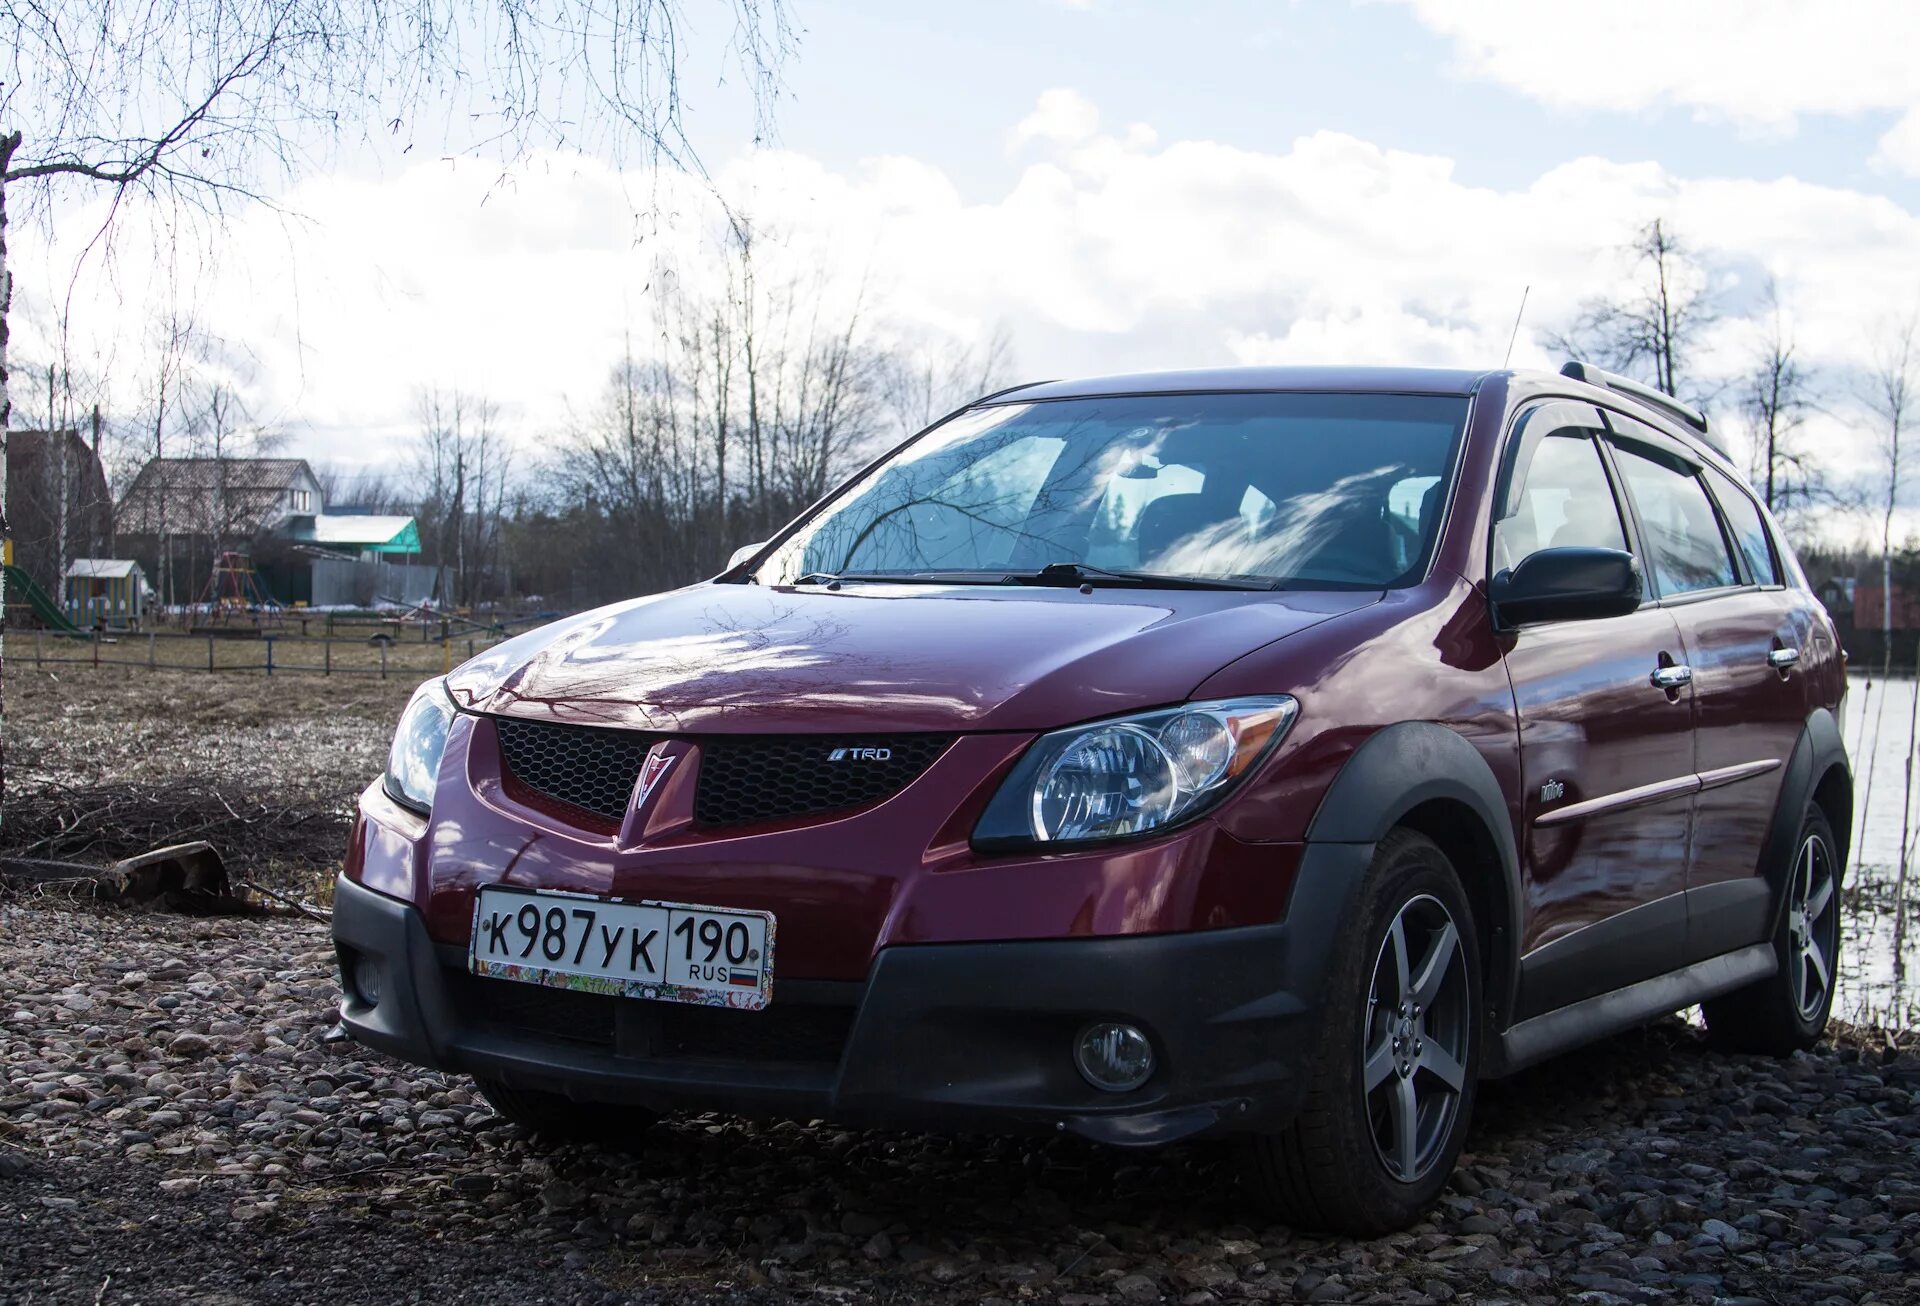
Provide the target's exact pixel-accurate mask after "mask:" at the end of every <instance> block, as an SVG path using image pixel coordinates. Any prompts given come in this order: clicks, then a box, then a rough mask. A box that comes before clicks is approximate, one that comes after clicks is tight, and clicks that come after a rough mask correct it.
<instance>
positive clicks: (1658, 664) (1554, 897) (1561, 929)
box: [1493, 403, 1694, 1017]
mask: <svg viewBox="0 0 1920 1306" xmlns="http://www.w3.org/2000/svg"><path fill="white" fill-rule="evenodd" d="M1546 415H1550V420H1551V423H1552V428H1553V429H1551V430H1550V431H1548V432H1547V433H1545V434H1538V433H1536V432H1531V431H1528V429H1527V426H1526V423H1527V422H1529V421H1532V420H1535V418H1536V416H1546ZM1600 426H1601V422H1600V416H1599V413H1598V411H1597V410H1595V409H1592V408H1589V407H1587V406H1586V405H1571V404H1564V403H1562V404H1554V405H1551V406H1550V408H1549V409H1548V410H1544V412H1543V413H1540V414H1530V415H1527V416H1523V418H1522V424H1521V427H1520V429H1519V431H1518V432H1517V433H1516V436H1515V440H1516V441H1518V442H1519V443H1518V450H1517V452H1516V454H1515V455H1514V456H1513V457H1512V459H1511V461H1510V463H1509V467H1508V469H1507V471H1506V472H1505V476H1506V478H1507V479H1508V480H1509V482H1510V483H1513V484H1518V485H1519V486H1520V489H1519V490H1518V491H1517V492H1507V493H1503V496H1502V499H1503V507H1502V509H1501V514H1502V515H1501V518H1500V520H1499V521H1498V523H1497V525H1496V526H1495V529H1494V539H1493V550H1494V558H1493V568H1494V570H1495V571H1496V572H1497V571H1498V570H1500V569H1502V568H1505V567H1511V566H1514V565H1517V564H1518V563H1519V562H1520V561H1521V560H1522V559H1524V558H1525V557H1526V556H1527V555H1528V554H1530V553H1532V552H1533V551H1534V550H1536V549H1543V548H1560V547H1567V546H1586V547H1594V548H1609V549H1626V548H1628V547H1629V535H1628V531H1627V528H1626V519H1625V518H1624V515H1623V514H1622V512H1621V509H1620V502H1619V500H1618V498H1617V496H1616V494H1615V490H1614V485H1613V483H1612V480H1611V479H1610V477H1609V474H1608V471H1607V467H1606V464H1605V461H1604V459H1603V457H1602V455H1601V451H1600V449H1599V446H1598V443H1597V441H1596V438H1595V433H1596V431H1597V430H1598V429H1599V428H1600ZM1521 436H1526V437H1527V438H1525V439H1524V440H1522V439H1521V438H1520V437H1521ZM1509 639H1510V640H1511V647H1510V648H1509V649H1508V651H1507V654H1506V661H1507V669H1508V673H1509V675H1510V676H1511V677H1512V680H1513V693H1514V703H1515V708H1516V712H1517V716H1518V719H1519V728H1520V739H1519V743H1520V765H1521V776H1522V784H1523V786H1524V789H1523V792H1522V795H1521V798H1522V811H1523V821H1524V831H1525V844H1524V857H1525V862H1526V865H1525V884H1524V889H1525V893H1526V899H1527V901H1526V904H1525V911H1524V916H1525V922H1524V931H1525V937H1524V939H1523V942H1522V953H1523V955H1522V958H1521V980H1520V985H1521V988H1520V1013H1519V1014H1520V1015H1521V1016H1522V1017H1526V1016H1531V1015H1537V1014H1539V1013H1540V1012H1543V1011H1548V1010H1552V1009H1553V1008H1556V1007H1560V1006H1565V1005H1566V1004H1568V1003H1571V1002H1577V1001H1579V1000H1580V999H1582V998H1586V997H1591V996H1593V995H1595V994H1598V993H1603V992H1606V991H1608V990H1610V989H1615V988H1619V987H1621V986H1622V985H1625V984H1631V983H1633V982H1635V981H1636V980H1641V979H1646V978H1649V977H1650V976H1653V975H1658V974H1662V973H1664V972H1666V971H1669V970H1672V969H1673V968H1674V966H1675V964H1676V958H1677V957H1678V956H1679V954H1680V952H1681V950H1682V949H1683V947H1684V946H1685V942H1686V894H1685V890H1686V864H1687V846H1688V840H1689V834H1690V830H1691V823H1692V793H1693V788H1694V760H1693V747H1694V745H1693V692H1692V687H1691V685H1690V684H1688V683H1687V681H1686V679H1685V676H1684V674H1683V673H1681V672H1679V671H1677V670H1676V669H1677V668H1679V667H1682V666H1683V665H1684V656H1685V648H1684V645H1683V643H1682V641H1681V637H1680V630H1679V627H1678V625H1677V624H1676V623H1675V621H1674V619H1673V617H1672V615H1671V614H1669V613H1668V612H1667V611H1665V610H1664V609H1662V608H1660V607H1659V606H1657V605H1656V604H1654V603H1652V602H1649V603H1648V604H1647V605H1645V606H1643V607H1642V608H1641V609H1640V610H1639V611H1638V612H1634V613H1630V614H1628V615H1626V616H1620V617H1611V618H1605V619H1599V620H1586V621H1563V622H1544V623H1539V624H1536V625H1531V626H1526V627H1523V628H1521V629H1519V630H1518V631H1515V632H1513V633H1512V634H1511V635H1510V636H1509Z"/></svg>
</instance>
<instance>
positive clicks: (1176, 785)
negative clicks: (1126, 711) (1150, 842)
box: [973, 694, 1300, 850]
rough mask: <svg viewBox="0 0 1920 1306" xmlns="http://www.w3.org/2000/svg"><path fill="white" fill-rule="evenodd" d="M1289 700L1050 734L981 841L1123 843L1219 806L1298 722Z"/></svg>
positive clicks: (990, 811) (1221, 704) (1019, 770)
mask: <svg viewBox="0 0 1920 1306" xmlns="http://www.w3.org/2000/svg"><path fill="white" fill-rule="evenodd" d="M1299 710H1300V705H1299V704H1298V703H1297V702H1295V701H1294V700H1293V699H1292V698H1289V697H1288V696H1286V695H1285V694H1279V695H1275V696H1273V697H1269V698H1231V699H1223V700H1220V701H1217V702H1210V703H1189V704H1187V705H1186V706H1184V707H1177V708H1169V709H1166V710H1165V711H1160V712H1147V713H1143V714H1142V715H1139V716H1130V717H1122V718H1119V719H1117V720H1113V721H1101V722H1097V723H1095V724H1093V725H1085V726H1075V727H1073V728H1072V729H1069V730H1057V731H1055V732H1053V733H1052V734H1049V735H1043V736H1041V737H1040V738H1039V739H1038V740H1036V741H1035V742H1034V745H1033V747H1032V748H1030V749H1028V750H1027V753H1026V756H1024V757H1022V758H1021V759H1020V762H1019V764H1018V765H1017V766H1015V767H1014V769H1013V772H1012V774H1010V775H1009V776H1008V777H1007V779H1006V781H1005V783H1003V784H1002V785H1001V786H1000V792H999V793H997V794H995V795H994V798H993V801H992V802H991V803H990V804H988V806H987V810H986V812H985V813H984V814H982V816H981V818H980V824H979V825H978V826H977V827H975V829H974V832H973V842H974V844H975V845H976V846H978V847H981V848H985V849H989V850H991V849H994V848H1011V847H1015V846H1018V845H1022V844H1025V845H1032V844H1081V843H1093V842H1098V841H1102V840H1108V839H1124V838H1128V837H1130V836H1133V835H1143V834H1148V833H1151V832H1153V831H1156V830H1162V829H1165V828H1166V827H1168V826H1171V825H1176V824H1178V823H1180V822H1181V821H1184V820H1186V819H1187V818H1189V817H1191V816H1195V815H1197V814H1199V813H1200V812H1202V811H1204V810H1206V809H1207V808H1208V807H1211V806H1212V805H1213V804H1214V803H1216V802H1218V801H1219V800H1220V799H1221V798H1222V797H1223V796H1225V795H1226V793H1227V792H1228V791H1229V790H1231V789H1232V788H1233V787H1234V785H1236V784H1238V783H1239V782H1240V781H1241V780H1242V779H1244V778H1245V777H1246V776H1247V775H1248V773H1250V772H1251V771H1252V770H1253V767H1254V764H1255V763H1256V762H1258V761H1259V760H1260V759H1261V758H1262V757H1264V756H1265V755H1266V753H1267V751H1268V750H1269V749H1271V748H1272V747H1273V746H1274V745H1275V744H1276V743H1278V742H1279V740H1280V737H1281V736H1282V735H1284V734H1286V732H1287V727H1288V726H1290V725H1292V724H1293V719H1294V717H1295V716H1296V715H1298V713H1299Z"/></svg>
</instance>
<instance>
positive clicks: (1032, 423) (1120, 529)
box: [759, 394, 1467, 588]
mask: <svg viewBox="0 0 1920 1306" xmlns="http://www.w3.org/2000/svg"><path fill="white" fill-rule="evenodd" d="M1466 407H1467V403H1466V400H1465V399H1462V398H1455V397H1444V396H1429V395H1376V394H1219V395H1164V396H1137V395H1128V396H1120V397H1114V398H1105V399H1064V400H1052V401H1047V402H1041V403H1029V404H999V405H994V406H992V407H988V408H980V409H975V410H973V411H971V412H968V413H963V414H962V415H960V416H959V417H957V418H955V419H954V420H952V421H950V422H947V423H945V424H944V425H942V426H941V427H939V428H937V429H936V430H934V431H931V432H929V433H928V434H927V435H925V436H923V437H922V438H921V439H919V440H916V441H915V442H914V443H912V444H911V445H909V446H907V447H906V448H905V449H902V450H901V451H899V452H898V453H897V454H895V455H894V456H893V457H892V458H890V459H888V460H887V461H886V462H884V463H883V464H881V465H880V466H879V467H876V468H874V469H873V470H872V471H870V472H869V473H868V474H867V475H866V476H865V477H864V478H863V479H862V480H861V481H860V482H859V483H857V484H856V485H854V486H853V487H851V488H850V489H849V490H848V492H847V493H846V494H844V495H842V496H840V498H838V499H837V500H836V501H835V502H833V503H832V504H830V505H829V506H828V507H827V508H826V509H824V510H823V511H822V512H821V513H819V514H818V515H817V516H815V517H814V518H813V519H812V520H810V521H808V522H806V523H805V524H804V525H802V527H801V528H800V529H799V530H798V531H797V532H795V534H794V535H793V536H792V537H791V538H790V539H789V540H788V541H787V543H786V544H785V545H783V546H782V547H781V548H779V549H778V550H776V551H775V552H774V553H773V554H772V556H771V557H770V558H769V559H768V561H767V562H766V563H764V564H762V566H761V568H760V572H759V579H760V580H762V581H764V582H767V583H771V584H786V583H791V582H792V581H794V580H796V579H798V578H799V577H801V576H803V575H806V574H807V573H810V572H836V573H859V572H879V573H895V572H907V573H912V572H927V571H934V572H966V571H974V570H978V571H981V572H994V571H998V572H1001V573H1002V574H1004V572H1005V571H1008V570H1019V571H1026V570H1029V569H1033V570H1037V569H1038V568H1040V567H1044V566H1046V565H1047V564H1048V563H1054V562H1085V563H1090V564H1092V565H1095V566H1101V567H1111V568H1116V569H1126V570H1141V571H1151V572H1162V573H1170V574H1177V575H1191V576H1208V577H1226V578H1232V577H1256V578H1260V579H1261V580H1267V579H1271V580H1276V581H1280V582H1283V583H1286V584H1290V585H1295V586H1315V585H1319V586H1327V587H1335V588H1338V587H1365V588H1375V587H1385V586H1390V585H1398V584H1407V583H1410V582H1411V581H1412V580H1413V579H1415V578H1417V576H1418V574H1419V572H1420V570H1421V569H1422V567H1423V566H1424V564H1425V561H1426V558H1427V555H1428V553H1429V552H1430V551H1431V549H1432V545H1433V538H1434V534H1435V532H1436V531H1437V529H1438V521H1439V516H1440V513H1439V507H1440V504H1441V502H1442V501H1443V499H1444V497H1445V494H1444V490H1445V485H1446V484H1447V481H1448V477H1449V474H1450V472H1451V470H1452V465H1453V451H1454V447H1455V444H1456V442H1457V441H1458V439H1459V435H1460V429H1461V425H1462V421H1463V419H1464V417H1465V415H1466ZM983 579H985V577H983ZM994 579H996V580H997V579H998V577H994Z"/></svg>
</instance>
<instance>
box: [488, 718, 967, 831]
mask: <svg viewBox="0 0 1920 1306" xmlns="http://www.w3.org/2000/svg"><path fill="white" fill-rule="evenodd" d="M495 725H496V726H497V728H498V729H499V732H500V754H501V758H502V760H503V761H504V762H505V763H506V770H507V773H508V776H509V778H510V779H511V780H512V781H514V782H515V783H517V784H519V785H522V786H524V787H525V788H527V789H528V790H531V791H532V792H533V793H534V794H537V795H539V796H540V797H541V798H544V799H546V800H547V801H548V802H550V803H555V804H559V805H560V806H561V807H562V808H563V809H565V811H566V812H567V813H581V814H584V815H585V816H586V817H587V818H588V819H587V821H585V822H584V823H587V824H605V823H613V824H616V825H617V824H618V823H619V821H620V819H621V818H622V817H623V816H625V815H626V810H627V800H628V798H629V797H631V795H632V793H633V786H634V782H635V780H636V779H638V777H639V775H640V766H641V763H642V762H644V761H645V760H646V756H647V750H649V749H650V748H652V747H653V746H654V744H656V743H658V742H659V741H660V739H661V736H659V735H653V734H647V733H644V732H641V731H635V730H611V729H607V728H605V727H600V726H571V725H558V724H555V723H553V722H548V721H522V720H518V719H515V718H512V717H500V718H497V719H496V720H495ZM693 742H695V743H697V744H699V746H700V779H699V784H698V787H697V788H696V789H695V790H694V799H693V815H694V820H695V821H696V822H697V823H698V824H700V825H703V826H707V827H709V828H716V829H717V828H726V827H730V826H741V825H758V824H761V823H763V822H769V821H788V820H795V819H797V818H801V817H808V816H822V815H825V814H827V813H831V812H848V811H854V810H857V809H859V808H862V807H870V806H872V805H873V804H875V803H878V802H881V801H883V800H885V799H888V798H891V797H893V795H895V794H897V793H899V792H900V791H901V790H902V789H904V788H906V787H907V786H908V785H909V784H911V783H912V782H913V781H914V780H916V779H918V778H919V776H920V774H921V772H923V771H925V770H926V769H927V768H928V767H929V766H931V765H933V762H934V759H935V758H937V757H939V756H940V754H941V753H943V752H945V751H946V749H947V746H948V745H949V744H951V743H952V742H953V737H952V736H951V735H708V736H704V737H700V738H697V739H695V740H694V741H693Z"/></svg>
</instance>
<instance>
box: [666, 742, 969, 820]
mask: <svg viewBox="0 0 1920 1306" xmlns="http://www.w3.org/2000/svg"><path fill="white" fill-rule="evenodd" d="M952 742H953V740H952V738H951V737H950V736H947V735H852V736H847V735H761V736H750V735H749V736H739V737H714V738H708V739H703V740H701V741H700V787H699V788H698V789H697V790H696V791H695V793H694V798H693V819H694V820H695V821H697V822H698V823H700V824H701V825H708V826H728V825H756V824H759V823H760V822H762V821H784V820H790V819H792V818H794V817H796V816H815V815H819V814H822V813H825V812H838V811H843V810H850V809H853V808H856V807H868V806H871V805H872V804H874V803H877V802H880V801H882V800H884V799H887V798H891V797H893V796H894V795H895V794H897V793H899V792H900V791H901V790H902V789H905V788H906V787H907V786H908V785H909V784H911V783H912V782H913V781H914V780H916V779H918V778H919V776H920V773H921V772H922V771H925V770H926V769H927V768H928V767H929V766H931V765H933V760H934V759H935V758H936V757H938V756H940V754H941V753H943V752H945V751H946V748H947V745H948V744H950V743H952Z"/></svg>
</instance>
